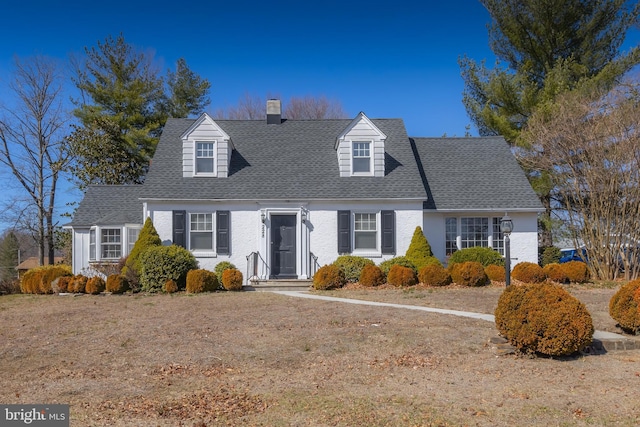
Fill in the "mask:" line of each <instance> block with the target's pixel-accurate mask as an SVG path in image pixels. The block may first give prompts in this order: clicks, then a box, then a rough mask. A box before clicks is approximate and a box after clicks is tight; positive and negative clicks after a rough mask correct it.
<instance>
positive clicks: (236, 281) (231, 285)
mask: <svg viewBox="0 0 640 427" xmlns="http://www.w3.org/2000/svg"><path fill="white" fill-rule="evenodd" d="M222 286H223V287H224V288H225V289H226V290H228V291H241V290H242V273H241V272H240V270H238V269H237V268H228V269H226V270H225V271H223V272H222Z"/></svg>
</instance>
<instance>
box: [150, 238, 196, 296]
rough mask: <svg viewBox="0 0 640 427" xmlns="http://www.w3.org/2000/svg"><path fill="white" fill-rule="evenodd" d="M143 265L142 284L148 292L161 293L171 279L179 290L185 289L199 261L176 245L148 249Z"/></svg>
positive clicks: (189, 252)
mask: <svg viewBox="0 0 640 427" xmlns="http://www.w3.org/2000/svg"><path fill="white" fill-rule="evenodd" d="M141 264H142V273H141V275H140V284H141V285H142V290H144V291H147V292H158V291H161V290H162V286H163V285H164V283H165V282H166V281H167V280H169V279H173V280H175V282H176V284H177V285H178V289H184V287H185V285H186V281H187V273H188V272H189V270H195V269H196V268H198V261H196V258H195V257H194V256H193V254H192V253H191V251H189V250H187V249H185V248H183V247H181V246H176V245H171V246H151V247H149V248H147V250H146V251H145V252H144V253H143V254H142V257H141Z"/></svg>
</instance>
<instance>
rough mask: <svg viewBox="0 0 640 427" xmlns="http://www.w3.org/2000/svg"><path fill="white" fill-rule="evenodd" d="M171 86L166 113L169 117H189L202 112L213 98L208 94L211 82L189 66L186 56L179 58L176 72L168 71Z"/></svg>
mask: <svg viewBox="0 0 640 427" xmlns="http://www.w3.org/2000/svg"><path fill="white" fill-rule="evenodd" d="M167 85H168V86H169V93H168V99H167V103H166V106H165V108H166V113H167V115H168V116H169V117H189V116H190V115H198V114H201V113H202V112H203V111H204V109H205V107H206V106H207V105H209V103H210V102H211V100H210V99H209V96H208V91H209V88H210V87H211V84H210V83H209V81H208V80H207V79H203V78H201V77H200V76H198V75H197V74H195V73H194V72H193V71H191V70H190V69H189V67H188V66H187V61H185V60H184V58H180V59H178V62H177V63H176V72H175V73H173V72H171V70H169V71H167Z"/></svg>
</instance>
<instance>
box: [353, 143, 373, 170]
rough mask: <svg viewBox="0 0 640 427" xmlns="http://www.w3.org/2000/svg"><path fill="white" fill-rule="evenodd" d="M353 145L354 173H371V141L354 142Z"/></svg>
mask: <svg viewBox="0 0 640 427" xmlns="http://www.w3.org/2000/svg"><path fill="white" fill-rule="evenodd" d="M352 147H353V151H352V154H353V155H352V159H353V173H354V174H360V173H363V174H369V173H371V142H363V141H358V142H353V143H352Z"/></svg>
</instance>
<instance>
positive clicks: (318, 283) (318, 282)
mask: <svg viewBox="0 0 640 427" xmlns="http://www.w3.org/2000/svg"><path fill="white" fill-rule="evenodd" d="M346 283H347V279H345V277H344V273H343V272H342V270H340V268H339V267H338V266H337V265H334V264H328V265H323V266H322V267H320V268H319V269H318V271H316V274H314V275H313V288H314V289H316V290H319V291H324V290H327V289H336V288H341V287H343V286H344V285H345V284H346Z"/></svg>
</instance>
